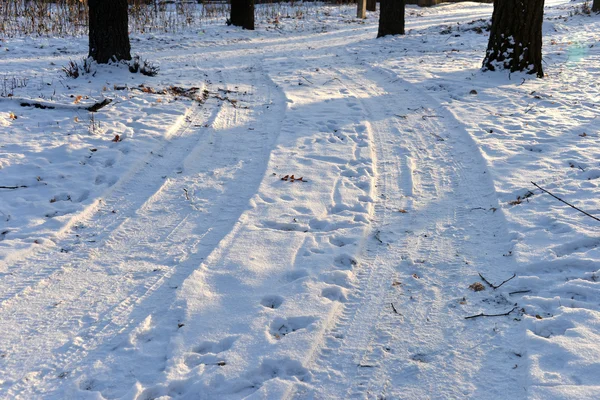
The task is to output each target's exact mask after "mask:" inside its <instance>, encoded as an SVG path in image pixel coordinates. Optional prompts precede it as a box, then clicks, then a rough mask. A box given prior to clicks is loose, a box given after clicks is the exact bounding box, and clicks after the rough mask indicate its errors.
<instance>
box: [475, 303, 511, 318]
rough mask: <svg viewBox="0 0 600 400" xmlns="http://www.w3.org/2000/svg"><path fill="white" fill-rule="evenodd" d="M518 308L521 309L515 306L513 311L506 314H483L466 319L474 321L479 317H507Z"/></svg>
mask: <svg viewBox="0 0 600 400" xmlns="http://www.w3.org/2000/svg"><path fill="white" fill-rule="evenodd" d="M517 308H519V307H517V306H515V307H513V309H512V310H510V311H509V312H505V313H503V314H484V313H481V314H477V315H470V316H468V317H465V319H474V318H479V317H505V316H507V315H510V313H512V312H513V311H515V310H516V309H517Z"/></svg>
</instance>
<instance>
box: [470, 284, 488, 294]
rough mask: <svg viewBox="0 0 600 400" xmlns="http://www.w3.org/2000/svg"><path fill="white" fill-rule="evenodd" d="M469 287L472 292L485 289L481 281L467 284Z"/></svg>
mask: <svg viewBox="0 0 600 400" xmlns="http://www.w3.org/2000/svg"><path fill="white" fill-rule="evenodd" d="M469 289H471V290H472V291H474V292H481V291H482V290H485V286H483V284H482V283H481V282H475V283H472V284H471V285H469Z"/></svg>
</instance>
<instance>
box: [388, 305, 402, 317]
mask: <svg viewBox="0 0 600 400" xmlns="http://www.w3.org/2000/svg"><path fill="white" fill-rule="evenodd" d="M390 304H391V305H392V311H394V312H395V313H396V314H398V315H402V314H400V313H399V312H398V310H396V307H395V306H394V303H390Z"/></svg>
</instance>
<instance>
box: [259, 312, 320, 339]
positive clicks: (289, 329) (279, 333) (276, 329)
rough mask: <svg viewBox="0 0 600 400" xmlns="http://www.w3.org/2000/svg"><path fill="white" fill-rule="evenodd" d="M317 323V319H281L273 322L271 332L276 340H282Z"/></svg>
mask: <svg viewBox="0 0 600 400" xmlns="http://www.w3.org/2000/svg"><path fill="white" fill-rule="evenodd" d="M315 321H316V318H314V317H290V318H281V317H279V318H276V319H275V320H274V321H273V322H271V325H270V327H269V332H270V333H271V336H273V337H274V338H276V339H281V338H282V337H283V336H286V335H289V334H290V333H293V332H297V331H299V330H301V329H306V328H307V327H308V326H310V325H311V324H312V323H314V322H315Z"/></svg>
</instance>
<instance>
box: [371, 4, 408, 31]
mask: <svg viewBox="0 0 600 400" xmlns="http://www.w3.org/2000/svg"><path fill="white" fill-rule="evenodd" d="M386 35H404V0H381V1H380V4H379V31H378V32H377V37H382V36H386Z"/></svg>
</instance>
